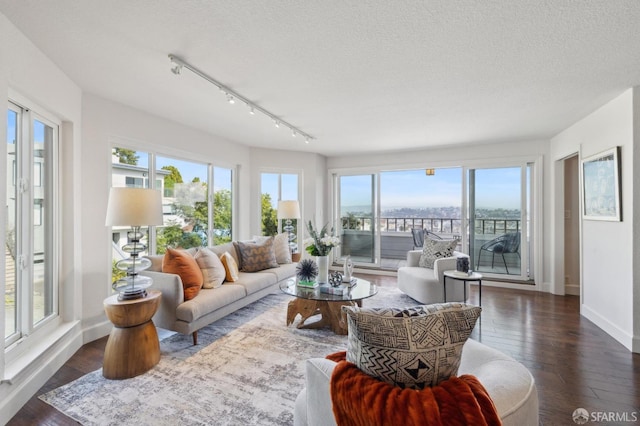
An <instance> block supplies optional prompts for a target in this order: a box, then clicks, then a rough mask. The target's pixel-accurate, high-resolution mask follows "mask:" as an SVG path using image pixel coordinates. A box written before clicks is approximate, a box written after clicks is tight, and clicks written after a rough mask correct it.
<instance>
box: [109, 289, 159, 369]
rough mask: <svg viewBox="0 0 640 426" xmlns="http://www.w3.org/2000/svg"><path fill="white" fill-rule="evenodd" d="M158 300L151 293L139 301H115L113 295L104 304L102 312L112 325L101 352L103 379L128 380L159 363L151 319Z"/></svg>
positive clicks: (157, 296)
mask: <svg viewBox="0 0 640 426" xmlns="http://www.w3.org/2000/svg"><path fill="white" fill-rule="evenodd" d="M161 296H162V293H161V292H159V291H157V290H152V291H149V294H148V295H147V297H144V298H140V299H134V300H118V295H117V294H115V295H113V296H110V297H107V298H106V299H105V300H104V310H105V312H106V314H107V317H108V318H109V321H111V322H112V323H113V330H111V334H110V335H109V339H108V340H107V346H106V347H105V349H104V361H103V363H102V375H103V376H104V377H105V378H107V379H116V380H120V379H129V378H131V377H135V376H138V375H140V374H142V373H144V372H146V371H148V370H150V369H151V368H152V367H153V366H154V365H156V364H157V363H158V362H159V361H160V341H159V340H158V331H157V330H156V326H155V325H154V324H153V321H151V318H152V317H153V315H154V314H155V313H156V310H158V306H159V305H160V297H161Z"/></svg>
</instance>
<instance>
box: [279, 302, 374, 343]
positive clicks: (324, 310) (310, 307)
mask: <svg viewBox="0 0 640 426" xmlns="http://www.w3.org/2000/svg"><path fill="white" fill-rule="evenodd" d="M343 306H362V304H361V303H358V302H355V301H350V300H344V301H326V300H310V299H302V298H296V299H293V300H292V301H291V302H289V306H288V308H287V325H291V324H293V321H294V320H295V318H296V316H297V315H298V314H300V316H301V317H302V319H301V320H300V323H299V324H298V328H312V329H317V328H325V327H328V328H330V329H331V330H332V331H333V332H334V333H336V334H341V335H345V334H347V332H348V330H349V328H348V324H347V315H346V314H344V313H343V312H342V307H343ZM318 314H320V315H321V318H320V319H319V320H318V321H315V322H312V323H308V324H306V323H305V321H306V320H307V319H309V318H310V317H312V316H315V315H318Z"/></svg>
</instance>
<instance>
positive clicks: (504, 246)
mask: <svg viewBox="0 0 640 426" xmlns="http://www.w3.org/2000/svg"><path fill="white" fill-rule="evenodd" d="M519 250H520V232H510V233H507V234H502V235H500V236H499V237H498V238H494V239H493V240H491V241H488V242H486V243H484V244H483V245H482V247H480V251H479V252H478V263H477V269H480V256H481V255H482V252H483V251H487V252H489V253H491V267H492V268H493V266H494V264H495V259H496V253H497V254H499V255H501V256H502V261H503V262H504V267H505V269H506V270H507V274H509V267H508V266H507V259H505V257H504V255H505V254H507V253H515V254H517V255H518V257H520V252H519Z"/></svg>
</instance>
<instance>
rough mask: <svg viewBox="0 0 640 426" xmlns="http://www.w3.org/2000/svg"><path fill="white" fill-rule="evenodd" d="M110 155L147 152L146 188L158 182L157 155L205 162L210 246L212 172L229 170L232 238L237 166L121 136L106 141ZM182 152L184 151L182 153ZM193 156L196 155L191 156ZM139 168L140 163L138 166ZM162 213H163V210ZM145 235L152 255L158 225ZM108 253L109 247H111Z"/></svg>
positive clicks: (110, 167)
mask: <svg viewBox="0 0 640 426" xmlns="http://www.w3.org/2000/svg"><path fill="white" fill-rule="evenodd" d="M109 142H110V143H109V147H108V149H109V152H108V155H109V158H111V155H112V152H113V149H115V148H122V149H128V150H132V151H135V152H136V153H144V154H146V155H148V161H147V162H148V164H147V172H146V174H147V177H146V178H145V187H148V188H152V189H158V183H159V181H160V180H161V179H159V178H158V177H157V173H156V172H157V158H158V157H162V158H169V159H175V160H178V161H185V162H193V163H198V164H201V165H204V166H206V167H207V172H206V179H207V192H206V198H207V203H208V220H207V227H208V229H207V231H206V233H207V240H208V245H211V241H212V239H211V238H212V235H213V228H212V227H213V225H214V223H213V210H214V207H215V206H213V202H214V186H215V180H214V177H215V173H214V169H215V168H222V169H227V170H229V172H230V175H231V182H230V191H231V238H232V240H233V237H234V233H235V223H236V214H237V208H236V198H237V188H236V183H235V182H236V180H237V178H236V176H237V174H238V167H237V166H230V165H228V164H224V163H217V162H203V161H202V159H201V158H200V159H194V158H191V157H189V156H184V155H176V153H175V152H172V151H171V150H170V149H167V150H159V149H157V147H155V148H154V147H150V146H148V145H146V144H144V143H140V142H139V141H129V140H126V139H122V138H112V139H110V141H109ZM182 154H184V153H182ZM193 157H196V156H193ZM112 164H113V163H112V162H111V161H109V165H108V167H109V176H111V178H110V180H109V188H110V187H111V186H112V184H113V178H112V176H113V173H112V172H113V167H112ZM138 167H140V166H138ZM163 198H164V194H163ZM163 214H164V213H163ZM148 237H149V241H148V253H149V254H151V255H155V254H157V227H156V226H150V227H149V233H148ZM109 240H110V242H109V244H111V240H112V239H111V238H110V239H109ZM110 253H111V250H110Z"/></svg>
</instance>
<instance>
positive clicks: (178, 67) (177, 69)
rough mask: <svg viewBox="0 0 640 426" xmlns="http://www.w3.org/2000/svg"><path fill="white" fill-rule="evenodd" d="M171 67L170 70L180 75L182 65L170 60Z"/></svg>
mask: <svg viewBox="0 0 640 426" xmlns="http://www.w3.org/2000/svg"><path fill="white" fill-rule="evenodd" d="M172 64H173V67H172V68H171V72H172V73H174V74H175V75H180V73H181V72H182V65H180V64H176V63H174V62H173V61H172Z"/></svg>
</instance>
